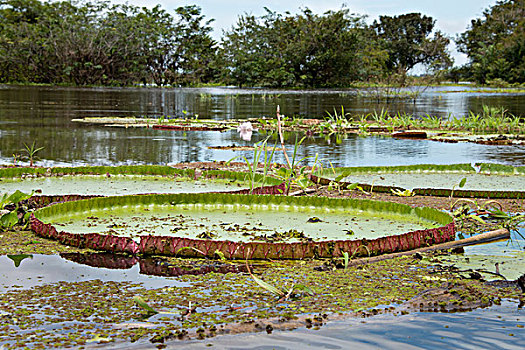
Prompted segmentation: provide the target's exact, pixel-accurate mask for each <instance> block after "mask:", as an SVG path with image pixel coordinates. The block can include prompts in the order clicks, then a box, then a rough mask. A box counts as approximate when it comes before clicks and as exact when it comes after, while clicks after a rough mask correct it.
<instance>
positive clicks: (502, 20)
mask: <svg viewBox="0 0 525 350" xmlns="http://www.w3.org/2000/svg"><path fill="white" fill-rule="evenodd" d="M456 44H457V45H458V49H459V51H460V52H463V53H465V54H466V55H467V56H468V57H469V60H470V62H469V66H470V68H471V70H472V74H473V77H474V79H475V80H476V81H477V82H479V83H482V84H483V83H487V82H489V81H491V80H495V79H500V80H504V81H507V82H509V83H523V82H525V0H506V1H498V2H497V3H496V4H495V5H494V6H493V7H491V8H489V9H486V10H485V11H484V12H483V18H477V19H474V20H472V22H471V24H470V28H469V29H468V30H466V31H465V32H463V33H462V34H460V35H459V37H458V38H457V39H456Z"/></svg>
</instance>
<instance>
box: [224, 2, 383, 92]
mask: <svg viewBox="0 0 525 350" xmlns="http://www.w3.org/2000/svg"><path fill="white" fill-rule="evenodd" d="M365 38H366V27H365V25H364V23H363V21H362V18H361V17H356V16H352V15H350V14H349V11H348V9H344V8H343V9H341V10H339V11H328V12H326V13H324V14H322V15H317V14H314V13H313V12H312V11H311V10H309V9H308V8H306V9H304V10H303V11H302V13H300V14H297V15H290V14H289V13H286V14H284V15H283V14H279V13H276V12H273V11H271V10H269V9H266V14H265V15H263V16H261V17H255V16H252V15H244V16H241V17H239V20H238V21H237V23H236V25H234V26H233V27H232V28H231V30H229V31H227V32H225V33H224V37H223V40H222V53H221V56H222V57H223V59H224V65H225V70H224V71H223V72H224V76H225V79H226V80H227V81H228V82H231V83H234V84H238V85H241V86H242V85H252V86H253V85H259V86H272V87H285V86H303V87H324V86H347V85H348V84H350V83H351V82H352V81H356V80H360V79H363V77H364V76H366V75H367V74H368V73H369V72H368V71H367V70H366V69H363V67H365V66H367V65H365V64H363V63H364V62H365V59H367V58H368V59H370V57H375V56H367V50H366V48H367V45H368V43H367V41H366V40H365ZM370 63H371V62H370ZM370 66H372V64H371V65H370Z"/></svg>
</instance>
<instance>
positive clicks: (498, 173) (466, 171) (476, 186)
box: [314, 164, 525, 198]
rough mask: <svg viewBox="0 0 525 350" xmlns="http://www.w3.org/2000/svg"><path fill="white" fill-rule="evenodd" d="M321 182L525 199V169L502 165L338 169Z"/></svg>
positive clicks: (324, 174)
mask: <svg viewBox="0 0 525 350" xmlns="http://www.w3.org/2000/svg"><path fill="white" fill-rule="evenodd" d="M314 180H315V179H314ZM317 181H318V182H321V183H329V182H330V181H335V182H341V183H342V184H345V185H350V184H359V185H361V187H363V188H364V189H365V190H367V191H374V192H388V193H390V192H391V191H392V190H400V191H402V190H410V191H413V192H414V193H415V194H426V195H445V196H449V195H451V194H453V195H454V196H456V197H462V196H465V197H471V196H479V197H492V198H497V197H503V198H519V197H524V196H525V192H523V191H524V189H525V172H524V169H523V168H522V167H518V168H514V167H511V166H505V165H498V164H478V165H471V164H453V165H425V164H423V165H409V166H393V167H352V168H335V169H325V170H324V171H323V172H322V173H318V174H317Z"/></svg>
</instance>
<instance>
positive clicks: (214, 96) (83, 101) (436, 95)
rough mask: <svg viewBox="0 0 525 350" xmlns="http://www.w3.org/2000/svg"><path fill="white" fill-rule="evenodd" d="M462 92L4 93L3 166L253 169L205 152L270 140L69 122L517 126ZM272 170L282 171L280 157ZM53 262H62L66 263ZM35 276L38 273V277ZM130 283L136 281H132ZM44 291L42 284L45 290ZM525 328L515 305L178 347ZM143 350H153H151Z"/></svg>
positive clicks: (364, 146) (367, 345)
mask: <svg viewBox="0 0 525 350" xmlns="http://www.w3.org/2000/svg"><path fill="white" fill-rule="evenodd" d="M465 89H468V87H466V88H461V87H459V88H458V87H451V88H439V89H436V88H432V89H428V90H425V91H422V94H421V96H419V97H418V98H417V99H416V100H415V101H412V100H410V101H390V103H386V102H384V101H379V102H378V101H377V99H375V98H374V97H370V96H369V97H362V95H361V94H359V93H357V92H356V91H352V90H337V91H335V90H316V91H306V92H305V91H281V90H276V91H270V90H262V89H250V90H246V89H243V90H240V89H235V88H205V89H155V88H62V87H35V86H23V87H20V86H1V85H0V165H8V164H12V163H13V154H23V151H22V149H23V148H24V144H28V145H31V144H32V143H33V142H34V143H35V145H36V146H37V147H44V148H43V149H42V150H41V151H39V152H38V153H37V155H38V156H39V158H40V159H39V160H38V161H37V165H43V166H52V165H83V164H90V165H114V164H174V163H179V162H192V161H212V160H229V159H231V158H232V157H234V156H246V157H247V158H248V159H251V154H252V153H251V152H234V151H224V150H214V149H209V148H208V147H212V146H231V145H237V146H244V145H252V144H253V143H254V142H257V141H261V140H263V139H264V138H265V137H266V135H263V134H260V133H257V132H256V133H255V134H254V136H253V138H252V140H250V141H243V140H241V139H240V137H239V135H238V134H237V132H236V131H234V130H232V131H226V132H222V133H221V132H212V131H198V132H197V131H195V132H178V131H170V130H152V129H133V128H129V129H123V128H122V129H121V128H107V127H103V126H91V125H81V124H77V123H74V122H72V121H71V120H72V119H73V118H82V117H90V116H103V117H107V116H112V117H120V116H178V117H181V116H185V115H188V116H195V114H198V115H199V118H212V119H231V118H250V117H256V118H258V117H263V116H266V117H271V116H273V115H274V113H275V108H276V106H277V105H280V106H281V111H282V113H283V114H286V115H299V116H304V117H315V118H320V117H323V116H324V115H325V113H326V111H332V110H333V109H334V108H336V109H338V110H340V107H341V106H344V108H345V111H347V112H351V113H353V114H363V113H371V112H373V111H374V110H376V111H380V110H381V109H382V108H383V109H388V110H389V111H391V112H397V111H401V112H406V113H412V114H415V115H424V114H427V113H428V114H430V115H438V116H442V117H443V118H447V117H450V116H462V115H465V114H467V113H468V112H469V111H470V110H472V111H473V112H475V113H478V112H480V111H481V110H482V106H483V105H488V106H492V107H500V106H501V107H504V108H505V109H507V110H508V111H509V112H510V113H513V114H515V115H521V116H524V114H525V112H524V110H525V108H524V107H525V94H494V93H487V92H477V93H467V92H465V91H463V90H465ZM444 91H459V92H452V93H450V92H445V93H444ZM461 91H463V92H461ZM272 142H273V141H270V143H272ZM294 142H295V137H294V135H290V136H289V138H288V140H287V144H288V145H289V146H290V147H291V148H293V144H294ZM316 154H318V155H319V158H320V159H321V160H322V161H324V164H325V165H328V164H330V163H331V164H332V165H333V166H359V165H363V166H365V165H403V164H420V163H435V164H450V163H470V162H480V161H484V162H496V163H503V164H512V165H525V147H524V146H512V147H510V146H486V145H476V144H468V143H459V144H445V143H438V142H433V141H427V140H396V139H392V138H386V137H379V136H372V137H366V138H363V137H356V136H352V135H350V136H348V137H346V138H344V139H341V140H337V139H336V138H333V137H332V138H328V139H326V138H324V137H312V138H310V139H307V140H306V141H305V142H304V143H303V144H302V145H301V146H300V147H299V149H298V156H299V157H300V158H303V157H306V160H305V163H309V164H312V163H313V160H314V158H315V155H316ZM276 161H278V162H283V159H282V158H281V156H280V154H279V155H277V158H276ZM22 164H27V162H22ZM35 259H36V258H35ZM52 259H58V260H60V259H59V258H58V257H55V258H52ZM35 261H36V260H35ZM60 264H61V263H58V265H60ZM22 265H23V266H26V268H28V267H30V266H32V265H31V264H28V263H27V262H23V263H22ZM78 269H83V270H82V276H84V275H85V274H87V271H84V270H86V268H85V267H78ZM135 269H136V267H135ZM4 270H5V269H4ZM16 270H18V271H16V273H15V274H17V275H18V278H22V277H23V276H22V275H20V274H19V273H20V272H21V271H23V269H16ZM79 271H80V270H79ZM2 273H3V276H4V277H12V276H14V275H15V274H13V271H12V270H10V271H2ZM28 273H30V274H33V273H34V271H33V272H28ZM79 273H80V272H79ZM128 273H131V274H136V271H134V270H132V272H128ZM0 275H2V274H0ZM117 275H118V273H117ZM21 276H22V277H21ZM127 277H129V276H120V275H118V276H111V277H108V278H110V279H113V278H116V279H120V278H127ZM58 278H61V277H58ZM137 278H138V277H137ZM140 278H143V277H140ZM53 281H54V280H53ZM18 282H20V281H18ZM39 282H42V281H38V282H37V283H39ZM48 282H52V281H48ZM159 283H161V281H159ZM4 288H7V286H4ZM0 290H1V289H0ZM524 317H525V316H524V314H523V310H522V309H517V306H516V304H514V303H504V304H503V305H502V306H500V307H497V308H492V309H484V310H476V311H473V312H470V313H458V314H427V313H413V314H410V315H406V316H400V317H394V316H391V315H385V316H378V317H374V318H372V319H370V320H366V323H361V322H360V321H356V320H347V321H341V322H336V323H334V324H330V325H328V326H326V327H323V328H321V329H320V330H318V331H313V330H306V329H299V330H296V331H293V332H275V333H274V334H271V335H267V334H249V335H241V336H226V337H219V338H217V339H212V340H208V341H206V342H196V343H186V344H174V345H173V346H175V347H179V346H182V347H189V348H205V347H207V345H208V344H211V345H212V346H213V348H227V349H288V348H291V349H297V348H300V349H307V348H308V349H310V348H312V349H313V348H315V349H318V348H324V349H347V348H350V347H355V348H362V349H377V348H385V349H386V348H389V349H399V348H406V349H421V348H425V349H431V348H436V347H444V348H461V349H480V348H485V349H499V348H501V349H503V348H505V349H519V348H522V346H523V344H525V332H523V329H522V328H517V325H521V326H523V322H524ZM445 326H447V327H445ZM143 346H145V347H148V346H147V345H146V344H143ZM170 346H171V345H170Z"/></svg>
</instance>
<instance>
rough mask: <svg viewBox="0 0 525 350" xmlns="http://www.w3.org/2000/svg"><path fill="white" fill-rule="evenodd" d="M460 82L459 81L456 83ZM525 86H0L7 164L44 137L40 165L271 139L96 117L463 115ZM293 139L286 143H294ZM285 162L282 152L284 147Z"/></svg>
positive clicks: (387, 153) (516, 101)
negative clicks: (413, 96) (441, 89)
mask: <svg viewBox="0 0 525 350" xmlns="http://www.w3.org/2000/svg"><path fill="white" fill-rule="evenodd" d="M448 89H457V88H448ZM524 101H525V94H517V95H494V94H482V93H481V94H465V93H452V94H439V93H437V92H436V91H435V90H433V89H431V90H429V91H427V92H425V93H424V94H423V95H422V96H421V97H420V98H419V99H418V100H417V101H416V103H415V104H414V103H412V102H397V103H391V104H389V105H388V106H385V105H380V104H377V101H375V100H373V99H370V98H363V97H358V96H357V95H356V94H355V93H353V92H352V91H334V90H320V91H317V90H316V91H306V92H305V91H268V90H261V89H251V90H240V89H228V88H211V89H138V88H130V89H120V88H52V87H13V86H0V164H11V163H12V162H13V158H12V156H13V154H23V152H22V151H21V150H22V149H23V145H24V143H28V144H31V143H32V142H33V141H35V142H36V145H37V146H40V147H41V146H43V147H44V149H43V150H42V151H40V152H39V153H38V156H39V157H40V158H41V159H42V161H41V162H40V163H38V164H39V165H80V164H92V165H111V164H168V163H178V162H190V161H210V160H229V159H231V158H232V157H234V156H237V155H244V156H249V157H251V152H244V153H242V152H232V151H224V150H210V149H208V147H209V146H231V145H233V144H235V145H252V144H253V142H257V141H260V140H262V139H263V138H264V136H263V135H261V134H260V133H257V132H255V133H254V134H253V137H252V139H251V141H244V140H243V139H241V138H240V136H239V134H238V133H237V132H236V131H235V130H231V131H227V132H223V133H221V132H216V131H195V132H182V131H173V130H153V129H134V128H129V129H121V128H105V127H103V126H88V125H79V124H76V123H73V122H71V119H73V118H79V117H88V116H129V115H139V116H140V115H149V116H159V115H172V116H173V115H176V116H184V114H183V111H187V112H188V115H194V114H198V115H199V118H215V119H228V118H245V117H262V116H273V115H274V114H275V107H276V105H277V104H280V105H281V111H283V113H285V114H288V115H304V116H308V117H320V116H322V115H323V114H324V113H325V111H332V110H333V108H334V107H335V108H337V109H339V108H340V106H341V105H344V106H345V111H350V112H352V113H364V112H366V113H368V112H371V111H373V110H374V109H376V110H380V109H381V108H388V109H389V110H390V111H392V112H395V111H397V110H402V111H406V112H408V113H416V114H426V113H429V114H437V115H442V116H446V115H448V114H449V113H452V114H454V115H461V114H464V113H466V111H468V110H469V109H473V110H475V111H479V110H480V109H481V105H482V104H489V105H493V106H499V105H503V106H504V107H505V108H507V109H508V110H509V111H510V112H511V113H515V114H519V113H521V112H522V111H523V110H524V108H523V107H524V105H525V102H524ZM330 141H331V142H327V140H325V139H324V138H323V137H314V138H311V139H309V140H307V141H306V142H305V143H304V144H303V145H302V146H301V147H300V150H299V156H300V157H304V156H311V157H312V160H313V157H314V156H315V154H316V153H319V156H320V158H321V159H325V160H330V161H332V164H333V165H334V166H352V165H386V164H392V165H393V164H416V163H454V162H470V161H493V162H499V163H508V164H515V165H523V159H525V157H524V155H525V147H503V146H483V145H470V144H439V143H435V142H430V141H418V140H392V139H390V138H381V137H370V138H359V137H355V136H348V137H347V138H346V139H343V140H341V142H340V144H338V143H337V142H336V141H337V140H336V139H335V138H332V139H331V140H330ZM294 142H295V138H293V137H290V138H289V140H288V141H287V143H288V144H289V145H290V146H292V145H293V144H294ZM277 157H278V159H277V160H278V161H279V162H283V161H284V160H283V159H280V157H281V155H280V154H277Z"/></svg>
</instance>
